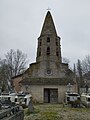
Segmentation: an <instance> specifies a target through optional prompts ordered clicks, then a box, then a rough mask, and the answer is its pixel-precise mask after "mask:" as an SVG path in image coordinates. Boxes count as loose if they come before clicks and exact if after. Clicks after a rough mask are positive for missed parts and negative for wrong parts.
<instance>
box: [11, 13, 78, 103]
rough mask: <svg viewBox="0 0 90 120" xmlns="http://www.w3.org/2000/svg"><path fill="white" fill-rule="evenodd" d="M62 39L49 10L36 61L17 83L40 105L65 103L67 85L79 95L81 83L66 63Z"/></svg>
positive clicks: (16, 79) (38, 45)
mask: <svg viewBox="0 0 90 120" xmlns="http://www.w3.org/2000/svg"><path fill="white" fill-rule="evenodd" d="M60 40H61V38H60V37H59V36H58V35H57V31H56V28H55V24H54V21H53V18H52V15H51V12H50V11H47V14H46V16H45V20H44V23H43V26H42V30H41V33H40V36H39V37H38V40H37V42H38V44H37V55H36V62H35V63H31V64H30V66H29V68H28V69H27V70H26V71H25V72H24V73H23V74H22V75H21V76H19V77H20V79H21V80H18V76H17V77H16V78H15V79H14V80H13V81H14V86H15V87H17V86H16V84H15V81H19V82H18V83H19V84H20V86H19V87H21V90H22V91H28V92H29V93H31V95H32V98H33V101H34V102H37V103H62V102H63V101H64V97H65V92H66V90H67V85H68V84H69V83H70V84H71V85H72V90H73V91H74V92H77V84H76V82H75V80H74V77H73V73H72V71H71V70H70V69H69V67H68V64H66V63H63V62H62V56H61V44H60ZM17 85H18V84H17Z"/></svg>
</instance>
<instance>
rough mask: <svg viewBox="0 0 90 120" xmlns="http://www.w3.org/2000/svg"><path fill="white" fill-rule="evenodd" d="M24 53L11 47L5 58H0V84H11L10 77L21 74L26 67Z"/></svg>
mask: <svg viewBox="0 0 90 120" xmlns="http://www.w3.org/2000/svg"><path fill="white" fill-rule="evenodd" d="M26 61H27V60H26V54H24V53H22V51H20V50H16V51H15V50H13V49H11V50H10V51H9V52H7V53H6V55H5V59H0V80H1V81H0V84H1V85H0V86H4V85H5V86H8V85H7V84H9V85H12V77H14V76H17V75H19V74H21V73H22V72H23V71H24V70H25V68H26Z"/></svg>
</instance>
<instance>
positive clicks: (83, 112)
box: [24, 104, 90, 120]
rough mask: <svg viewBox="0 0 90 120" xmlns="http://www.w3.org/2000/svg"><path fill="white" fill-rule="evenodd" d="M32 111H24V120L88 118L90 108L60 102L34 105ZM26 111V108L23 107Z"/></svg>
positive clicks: (87, 119) (79, 119) (89, 116)
mask: <svg viewBox="0 0 90 120" xmlns="http://www.w3.org/2000/svg"><path fill="white" fill-rule="evenodd" d="M34 109H35V110H34V112H33V113H29V114H27V112H25V117H24V120H90V108H71V107H68V106H65V107H64V106H63V105H62V104H39V105H34ZM25 111H26V109H25Z"/></svg>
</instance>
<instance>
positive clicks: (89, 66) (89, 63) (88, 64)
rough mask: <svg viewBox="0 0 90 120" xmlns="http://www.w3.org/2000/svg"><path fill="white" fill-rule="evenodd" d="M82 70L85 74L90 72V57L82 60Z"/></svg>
mask: <svg viewBox="0 0 90 120" xmlns="http://www.w3.org/2000/svg"><path fill="white" fill-rule="evenodd" d="M82 70H83V74H86V73H88V72H90V55H87V56H86V57H85V58H84V60H82Z"/></svg>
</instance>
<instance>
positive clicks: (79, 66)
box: [77, 59, 83, 87]
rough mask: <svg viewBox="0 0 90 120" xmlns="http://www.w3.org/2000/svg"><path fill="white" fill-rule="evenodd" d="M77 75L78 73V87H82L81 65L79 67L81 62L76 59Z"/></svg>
mask: <svg viewBox="0 0 90 120" xmlns="http://www.w3.org/2000/svg"><path fill="white" fill-rule="evenodd" d="M77 73H78V77H79V81H78V83H79V85H80V87H82V85H83V76H82V65H81V61H80V60H79V59H78V62H77Z"/></svg>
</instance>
